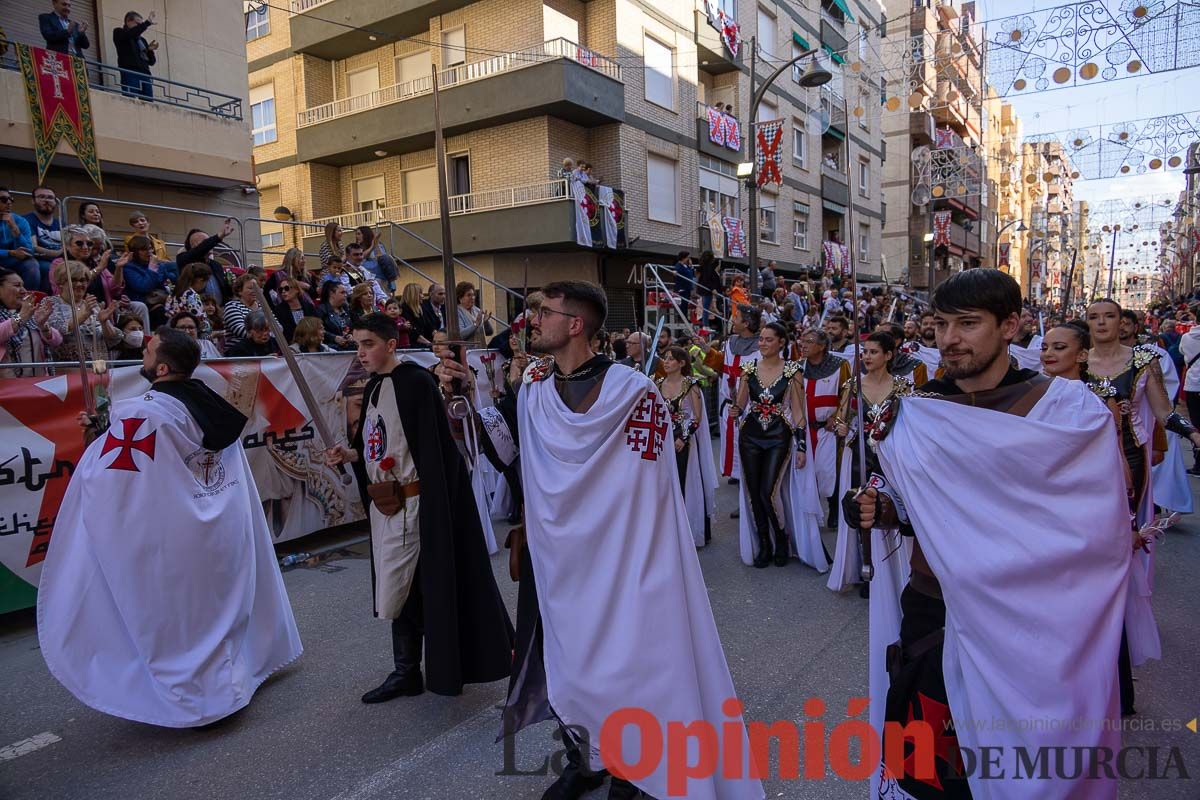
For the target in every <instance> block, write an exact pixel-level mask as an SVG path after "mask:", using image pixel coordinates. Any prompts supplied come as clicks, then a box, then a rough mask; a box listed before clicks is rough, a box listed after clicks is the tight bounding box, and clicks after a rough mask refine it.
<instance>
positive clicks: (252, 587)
mask: <svg viewBox="0 0 1200 800" xmlns="http://www.w3.org/2000/svg"><path fill="white" fill-rule="evenodd" d="M110 416H111V423H112V425H111V428H110V429H109V433H108V434H106V435H104V436H101V437H100V438H98V439H97V440H96V441H95V442H93V443H92V444H91V445H90V446H89V447H88V449H87V451H86V452H85V453H84V455H83V458H82V459H81V460H80V462H79V466H78V468H77V469H76V471H75V474H74V475H73V476H72V478H71V483H70V485H69V486H68V488H67V494H66V497H65V498H64V499H63V502H62V507H61V508H60V510H59V514H58V520H57V523H56V524H55V527H54V534H53V537H52V539H51V546H50V550H49V552H48V553H47V556H46V562H45V566H44V568H43V570H42V580H41V586H40V588H39V591H38V605H37V613H38V638H39V640H40V642H41V648H42V656H43V657H44V658H45V659H46V665H47V666H48V667H49V668H50V672H51V673H52V674H53V675H54V677H55V678H57V679H58V680H59V682H60V683H62V685H63V686H65V687H66V688H67V689H68V690H69V691H70V692H71V694H73V695H75V696H76V697H77V698H79V700H81V701H82V702H84V703H86V704H87V705H89V706H91V707H92V708H95V709H96V710H98V711H103V712H104V713H106V714H112V715H114V716H118V717H124V718H125V719H131V720H135V721H137V722H146V723H149V724H151V725H162V726H165V727H169V728H187V727H194V726H198V725H206V724H208V723H210V722H214V721H216V720H219V719H221V718H222V717H226V716H228V715H230V714H232V713H233V712H235V711H237V710H238V709H240V708H242V707H243V706H245V705H246V704H247V703H249V702H250V698H251V696H253V694H254V692H255V690H256V689H257V688H258V686H259V685H260V684H261V683H262V682H263V681H264V680H266V678H267V676H269V675H270V674H271V673H272V672H275V671H276V670H278V669H280V668H282V667H284V666H285V665H287V664H289V663H290V662H292V661H293V660H295V659H296V658H297V657H299V655H300V653H301V650H302V648H301V646H300V635H299V632H298V631H297V630H296V622H295V619H294V618H293V616H292V608H291V606H290V605H289V603H288V597H287V592H286V591H285V590H284V586H283V578H282V576H281V575H280V574H279V566H278V564H277V562H276V560H275V553H274V550H273V549H272V545H271V534H270V531H269V530H268V528H267V520H266V517H265V516H264V515H263V509H262V504H261V502H260V501H259V496H258V490H257V489H256V488H255V485H254V478H253V476H252V475H251V474H250V467H249V464H248V463H247V461H246V454H245V451H244V450H243V449H242V443H241V441H236V442H234V443H233V444H231V445H230V446H229V447H227V448H225V449H224V450H222V451H220V452H219V453H212V452H211V451H208V450H205V449H204V448H202V447H201V445H200V442H201V439H202V434H201V431H200V427H199V426H198V425H197V424H196V422H195V421H194V420H193V419H192V417H191V415H190V414H189V413H188V411H187V408H186V407H185V406H184V405H183V403H181V402H179V401H178V400H176V399H175V398H173V397H169V396H167V395H165V394H162V393H161V392H154V391H149V392H146V394H144V395H139V396H137V397H133V398H130V399H128V400H121V401H118V402H117V403H114V404H113V406H112V411H111V415H110ZM151 436H153V437H154V438H153V440H152V444H151V442H150V441H149V440H150V437H151ZM120 438H123V439H124V440H125V441H130V440H132V441H133V442H135V443H137V444H138V446H139V447H140V448H142V449H141V450H125V449H122V448H116V447H114V448H112V449H109V450H108V452H104V449H105V447H106V444H107V443H109V442H110V441H111V440H112V439H120ZM146 450H149V451H150V452H152V453H153V458H151V456H150V455H149V454H148V453H147V452H146ZM126 456H128V457H129V458H131V459H132V462H129V461H127V460H125V457H126ZM122 463H123V464H125V465H126V468H118V467H114V464H122ZM130 463H132V466H133V468H128V465H129V464H130Z"/></svg>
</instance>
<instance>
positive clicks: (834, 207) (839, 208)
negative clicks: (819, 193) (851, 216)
mask: <svg viewBox="0 0 1200 800" xmlns="http://www.w3.org/2000/svg"><path fill="white" fill-rule="evenodd" d="M821 205H822V206H823V207H824V208H825V210H826V211H832V212H833V213H834V214H841V215H842V216H845V215H846V207H845V206H844V205H841V204H840V203H835V202H833V201H832V200H826V199H825V198H823V197H822V198H821Z"/></svg>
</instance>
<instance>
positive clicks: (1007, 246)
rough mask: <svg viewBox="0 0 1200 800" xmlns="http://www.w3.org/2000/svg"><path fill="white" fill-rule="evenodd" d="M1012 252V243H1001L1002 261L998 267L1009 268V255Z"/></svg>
mask: <svg viewBox="0 0 1200 800" xmlns="http://www.w3.org/2000/svg"><path fill="white" fill-rule="evenodd" d="M1011 252H1012V243H1011V242H1001V243H1000V260H999V263H998V264H997V265H996V266H999V267H1007V266H1009V264H1008V255H1009V253H1011Z"/></svg>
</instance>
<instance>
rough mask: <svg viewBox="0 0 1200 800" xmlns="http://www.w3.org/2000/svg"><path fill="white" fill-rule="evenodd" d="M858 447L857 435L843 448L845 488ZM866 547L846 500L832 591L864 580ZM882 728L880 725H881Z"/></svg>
mask: <svg viewBox="0 0 1200 800" xmlns="http://www.w3.org/2000/svg"><path fill="white" fill-rule="evenodd" d="M852 447H855V443H854V439H853V438H850V437H847V438H846V446H845V447H843V448H842V464H841V469H840V470H839V471H838V476H839V477H838V480H839V484H838V485H839V486H841V487H842V491H843V492H847V491H849V490H850V488H851V487H853V486H857V485H858V481H857V480H855V478H854V476H853V475H851V472H852V471H853V467H852V465H853V463H854V453H853V452H852V450H851V448H852ZM862 566H863V560H862V550H861V549H860V548H859V542H858V531H857V530H854V529H851V528H850V526H849V525H847V524H846V515H845V513H843V511H842V504H841V503H840V502H839V503H838V509H837V542H836V543H835V544H834V546H833V566H832V567H831V568H830V570H829V580H828V581H826V583H825V586H826V587H827V588H828V589H829V591H831V592H839V593H841V592H844V591H846V590H848V589H850V588H852V587H854V586H855V585H857V584H859V583H862ZM877 730H878V729H877Z"/></svg>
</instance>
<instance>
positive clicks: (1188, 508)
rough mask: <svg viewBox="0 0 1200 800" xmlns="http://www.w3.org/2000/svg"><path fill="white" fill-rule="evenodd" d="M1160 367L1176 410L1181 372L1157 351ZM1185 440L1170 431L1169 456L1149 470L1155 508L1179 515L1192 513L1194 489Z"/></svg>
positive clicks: (1165, 355) (1161, 350)
mask: <svg viewBox="0 0 1200 800" xmlns="http://www.w3.org/2000/svg"><path fill="white" fill-rule="evenodd" d="M1155 350H1157V351H1158V363H1159V366H1160V367H1162V374H1163V386H1164V388H1166V390H1167V397H1168V398H1169V399H1170V400H1171V405H1172V406H1174V404H1175V398H1177V397H1178V396H1179V371H1178V370H1176V369H1175V362H1174V361H1172V360H1171V357H1170V356H1169V355H1167V351H1166V350H1163V349H1162V348H1161V347H1156V348H1155ZM1184 447H1185V445H1184V442H1183V438H1182V437H1181V436H1180V435H1179V434H1177V433H1171V432H1170V431H1167V453H1166V456H1165V457H1164V458H1163V460H1162V463H1161V464H1157V465H1155V466H1153V467H1151V469H1150V482H1151V484H1152V485H1153V486H1154V504H1155V505H1158V506H1161V507H1162V508H1165V509H1167V510H1168V511H1178V512H1179V513H1180V514H1190V513H1192V487H1191V486H1190V485H1189V483H1188V475H1187V464H1186V463H1184V460H1183V450H1184Z"/></svg>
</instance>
